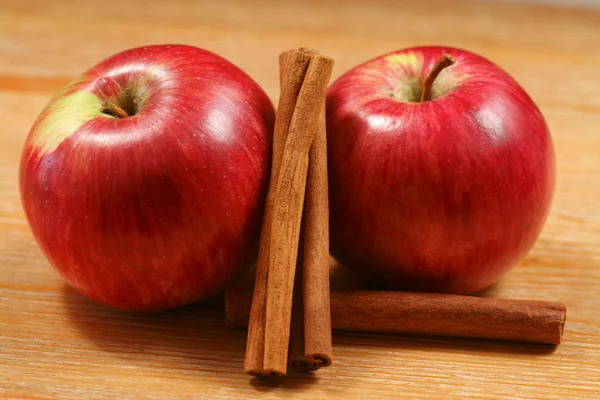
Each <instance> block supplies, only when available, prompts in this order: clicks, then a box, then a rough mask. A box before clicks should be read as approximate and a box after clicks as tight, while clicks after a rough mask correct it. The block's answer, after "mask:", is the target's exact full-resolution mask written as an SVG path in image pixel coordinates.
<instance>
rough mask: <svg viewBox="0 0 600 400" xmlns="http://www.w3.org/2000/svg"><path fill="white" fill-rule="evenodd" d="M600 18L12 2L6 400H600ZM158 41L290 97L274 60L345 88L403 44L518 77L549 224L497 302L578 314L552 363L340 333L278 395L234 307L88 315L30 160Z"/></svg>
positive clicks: (2, 236)
mask: <svg viewBox="0 0 600 400" xmlns="http://www.w3.org/2000/svg"><path fill="white" fill-rule="evenodd" d="M599 40H600V11H588V10H585V9H577V10H575V9H573V10H568V9H563V8H558V7H555V6H530V5H505V4H501V3H499V2H495V1H494V2H492V1H488V2H473V1H471V2H458V1H443V0H437V1H422V2H417V1H395V0H375V1H370V2H367V1H363V0H346V1H342V0H325V1H318V0H310V1H300V0H296V1H279V2H269V1H265V0H258V1H250V0H248V1H242V0H231V1H228V0H222V1H209V0H207V1H185V0H178V1H170V2H166V1H141V0H139V1H138V0H130V1H127V2H123V1H116V0H104V1H102V2H83V1H75V0H72V1H68V0H54V1H46V0H30V1H21V0H0V121H1V125H0V126H1V128H0V397H2V398H15V399H17V398H19V399H20V398H36V399H46V398H55V399H100V398H115V399H116V398H118V399H142V398H160V399H179V398H184V399H192V398H213V399H229V398H231V399H246V398H247V399H254V398H294V399H304V398H306V399H309V398H310V399H314V398H331V399H343V398H348V399H351V398H365V399H369V398H373V399H374V398H415V399H425V398H431V399H440V398H465V397H469V396H471V397H474V398H494V399H515V398H530V399H534V398H535V399H540V398H548V399H549V398H553V399H584V398H600V337H599V333H600V300H599V298H600V296H599V295H600V206H599V202H600V133H599V129H600V128H599V127H600V68H599V65H600V52H599V51H598V50H600V47H599ZM154 43H186V44H193V45H196V46H199V47H203V48H206V49H209V50H212V51H214V52H217V53H219V54H220V55H222V56H224V57H226V58H228V59H229V60H231V61H232V62H234V63H235V64H237V65H239V66H240V67H242V68H243V69H244V70H246V71H247V72H248V73H249V74H250V75H251V76H252V77H253V78H254V79H256V80H257V81H258V82H259V83H260V84H261V85H262V86H263V87H264V88H265V90H266V91H267V92H268V93H269V95H270V96H271V98H272V99H273V101H276V100H277V97H278V90H279V89H278V69H277V68H278V67H277V55H278V54H279V53H280V52H281V51H283V50H285V49H288V48H291V47H297V46H301V45H305V46H311V47H316V48H318V49H319V50H320V51H322V52H324V53H326V54H328V55H330V56H332V57H333V58H335V60H336V67H335V71H334V78H335V77H337V76H339V75H340V74H342V73H343V72H344V71H346V70H348V69H349V68H351V67H353V66H354V65H356V64H358V63H360V62H362V61H364V60H366V59H369V58H371V57H374V56H377V55H379V54H381V53H384V52H388V51H391V50H395V49H399V48H402V47H408V46H415V45H424V44H444V45H453V46H459V47H464V48H467V49H469V50H472V51H475V52H478V53H481V54H482V55H484V56H486V57H488V58H490V59H492V60H493V61H495V62H497V63H498V64H500V65H501V66H502V67H504V68H505V69H506V70H507V71H508V72H509V73H511V74H512V75H513V76H514V77H515V78H516V79H517V80H518V81H519V82H520V83H521V84H522V85H523V86H524V88H525V89H526V90H527V91H528V92H529V93H530V94H531V96H532V97H533V98H534V100H535V101H536V102H537V103H538V104H539V106H540V108H541V109H542V112H543V113H544V115H545V116H546V118H547V120H548V123H549V125H550V127H551V131H552V134H553V137H554V141H555V146H556V151H557V168H558V182H557V189H556V196H555V200H554V204H553V208H552V213H551V215H550V218H549V220H548V223H547V225H546V227H545V229H544V231H543V233H542V236H541V237H540V239H539V241H538V243H537V244H536V246H535V247H534V249H533V250H532V251H531V253H530V254H529V256H528V257H527V258H526V259H525V260H523V262H522V263H521V264H520V265H519V266H518V267H517V268H516V269H514V270H513V271H512V272H511V273H510V274H509V275H508V276H507V277H506V278H505V279H503V280H502V281H501V282H500V283H499V284H497V285H495V286H494V287H492V288H491V289H489V290H487V291H486V292H485V293H484V294H485V295H487V296H498V297H508V298H522V299H546V300H553V301H560V302H564V303H566V304H567V306H568V316H567V325H566V329H565V336H564V343H563V344H561V345H560V346H559V347H558V348H556V349H552V348H547V347H541V346H530V345H523V344H506V343H494V342H487V341H475V340H450V339H432V338H406V337H399V336H393V335H366V334H365V335H363V334H336V335H335V336H334V351H335V365H334V366H333V367H331V368H329V369H326V370H324V371H322V372H319V373H317V374H315V375H313V376H304V375H297V376H292V377H290V378H288V379H285V380H281V381H271V382H263V381H261V380H256V379H249V378H248V377H247V376H245V375H244V374H243V371H242V369H243V368H242V366H243V357H244V349H245V333H244V332H240V331H230V330H227V329H225V328H224V327H223V315H222V304H221V299H215V300H213V301H211V302H209V303H207V304H204V305H197V306H190V307H186V308H183V309H179V310H174V311H171V312H167V313H163V314H158V315H146V316H136V315H129V314H123V313H117V312H114V311H110V310H107V309H105V308H103V307H100V306H97V305H95V304H92V303H90V302H89V301H87V300H86V299H84V298H82V297H81V296H79V295H78V294H77V293H75V292H74V291H73V290H71V289H70V288H69V287H68V286H66V285H65V284H64V283H63V282H62V281H61V279H60V278H59V277H58V275H57V274H56V273H55V272H54V271H53V270H52V268H51V267H50V266H49V265H48V262H47V261H46V260H45V259H44V257H43V256H42V254H41V252H40V251H39V249H38V247H37V246H36V244H35V242H34V240H33V238H32V236H31V234H30V232H29V229H28V227H27V224H26V222H25V220H24V217H23V213H22V209H21V205H20V200H19V194H18V182H17V176H18V160H19V155H20V150H21V146H22V144H23V141H24V139H25V136H26V134H27V131H28V129H29V127H30V126H31V124H32V123H33V120H34V118H35V117H36V115H37V114H38V113H39V112H40V111H41V109H42V107H43V106H44V104H45V103H46V102H47V101H48V99H49V97H50V96H51V95H52V94H53V93H54V92H56V91H57V90H58V89H60V88H61V87H62V86H63V85H64V84H65V83H66V82H67V81H69V80H70V79H71V78H73V77H74V76H76V75H78V74H79V73H81V72H82V71H84V70H85V69H87V68H89V67H90V66H92V65H94V64H95V63H97V62H98V61H100V60H101V59H103V58H105V57H107V56H109V55H111V54H113V53H115V52H118V51H121V50H124V49H127V48H130V47H134V46H139V45H144V44H154Z"/></svg>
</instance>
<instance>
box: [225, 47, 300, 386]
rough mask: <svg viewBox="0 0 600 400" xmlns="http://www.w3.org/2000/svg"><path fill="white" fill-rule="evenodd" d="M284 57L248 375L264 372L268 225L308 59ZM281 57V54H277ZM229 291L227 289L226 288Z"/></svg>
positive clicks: (246, 366)
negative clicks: (283, 155)
mask: <svg viewBox="0 0 600 400" xmlns="http://www.w3.org/2000/svg"><path fill="white" fill-rule="evenodd" d="M284 54H285V59H284V61H283V62H281V63H280V67H281V70H282V72H281V74H282V76H285V77H286V79H281V90H280V97H279V105H278V107H277V116H276V119H275V129H274V132H273V160H272V163H271V185H270V187H269V193H268V195H267V201H266V206H265V213H264V217H263V225H262V231H261V239H260V250H259V255H258V261H257V264H256V281H255V285H254V295H253V296H252V299H251V301H252V312H251V315H252V317H251V319H250V323H249V327H248V342H247V344H246V358H245V361H244V370H245V371H246V373H248V374H251V375H259V374H263V373H264V355H265V347H264V343H265V320H266V306H267V284H268V270H269V254H270V243H271V239H270V238H271V224H272V219H273V204H274V201H275V199H274V197H275V184H274V183H275V182H277V175H278V172H279V166H280V164H281V158H282V153H283V148H284V146H285V140H286V138H287V133H288V130H289V126H290V122H291V120H292V115H293V113H294V108H295V106H296V101H297V99H298V95H299V94H300V89H301V88H302V84H303V82H304V77H305V74H306V70H307V69H308V64H309V62H310V56H309V55H308V54H305V53H302V52H299V51H296V52H287V53H284ZM281 59H282V60H283V57H281ZM228 292H229V290H228Z"/></svg>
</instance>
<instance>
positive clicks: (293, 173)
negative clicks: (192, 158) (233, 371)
mask: <svg viewBox="0 0 600 400" xmlns="http://www.w3.org/2000/svg"><path fill="white" fill-rule="evenodd" d="M306 57H308V58H309V61H308V67H305V66H304V65H305V64H306V63H305V61H302V60H305V59H306ZM285 59H286V62H285V69H284V71H285V72H284V74H285V78H284V79H282V90H281V99H280V102H279V109H278V111H277V117H276V122H275V130H276V132H275V135H274V141H279V142H278V143H275V142H274V156H273V160H274V163H273V169H274V171H273V172H272V174H271V184H270V186H269V194H268V197H267V210H266V211H265V217H264V220H263V231H262V235H261V246H260V252H259V259H258V265H257V274H256V288H255V293H254V296H253V299H252V312H251V314H252V318H251V320H250V325H249V333H248V344H247V349H246V360H245V370H246V372H247V373H249V374H252V375H258V374H260V375H285V374H286V370H287V361H288V346H289V336H290V321H291V313H292V298H293V296H292V294H293V287H294V275H295V270H296V261H297V260H296V259H297V252H298V244H299V236H300V224H301V219H302V210H303V206H304V195H305V189H306V179H307V169H308V162H309V151H310V148H311V145H312V142H313V139H314V137H315V135H316V132H317V123H318V118H319V114H320V111H321V107H322V104H323V102H324V99H325V90H326V88H327V84H328V83H329V78H330V76H331V71H332V69H333V60H331V59H330V58H328V57H324V56H321V55H307V54H306V53H303V52H300V51H291V52H289V54H288V55H287V56H286V57H285ZM299 81H302V83H301V86H300V89H299V91H298V92H297V95H296V93H294V89H297V83H298V82H299ZM290 110H292V111H290ZM290 115H291V116H290ZM278 127H279V129H280V130H282V131H283V132H282V131H279V132H278V131H277V129H278ZM278 149H281V151H280V152H279V151H278ZM276 151H277V152H276ZM276 161H277V162H276ZM265 282H266V284H265Z"/></svg>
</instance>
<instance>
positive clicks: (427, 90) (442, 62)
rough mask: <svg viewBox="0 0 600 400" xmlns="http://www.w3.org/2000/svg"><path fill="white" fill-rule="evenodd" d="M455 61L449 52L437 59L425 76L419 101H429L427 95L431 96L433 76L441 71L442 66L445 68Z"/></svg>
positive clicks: (435, 76)
mask: <svg viewBox="0 0 600 400" xmlns="http://www.w3.org/2000/svg"><path fill="white" fill-rule="evenodd" d="M455 62H456V61H455V60H454V58H452V56H451V55H450V54H444V55H443V56H442V58H440V59H439V61H438V62H437V64H435V66H434V67H433V69H432V70H431V72H430V73H429V75H427V78H426V79H425V83H424V84H423V91H422V92H421V102H424V101H429V97H430V96H431V87H432V86H433V81H435V78H437V76H438V75H439V74H440V72H442V70H443V69H444V68H447V67H449V66H451V65H452V64H454V63H455Z"/></svg>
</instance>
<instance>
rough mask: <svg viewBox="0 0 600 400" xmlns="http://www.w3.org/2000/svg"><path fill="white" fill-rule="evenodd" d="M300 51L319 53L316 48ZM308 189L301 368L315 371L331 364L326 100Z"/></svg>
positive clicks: (319, 123)
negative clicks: (302, 356)
mask: <svg viewBox="0 0 600 400" xmlns="http://www.w3.org/2000/svg"><path fill="white" fill-rule="evenodd" d="M301 50H302V51H305V52H307V53H308V54H312V55H314V54H317V52H316V51H315V50H313V49H307V48H302V49H301ZM306 190H307V192H306V199H305V203H304V228H305V229H304V257H303V263H302V282H303V283H302V306H303V310H304V353H305V362H304V363H302V367H304V368H308V369H309V370H310V371H316V370H317V369H319V368H322V367H327V366H329V365H331V363H332V344H331V313H330V304H329V197H328V184H327V132H326V123H325V102H323V105H322V106H321V112H320V114H319V122H318V126H317V134H316V136H315V139H314V140H313V143H312V146H311V148H310V153H309V163H308V177H307V184H306Z"/></svg>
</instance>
